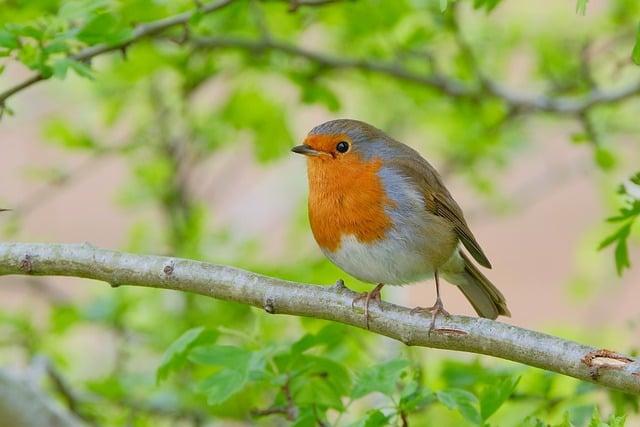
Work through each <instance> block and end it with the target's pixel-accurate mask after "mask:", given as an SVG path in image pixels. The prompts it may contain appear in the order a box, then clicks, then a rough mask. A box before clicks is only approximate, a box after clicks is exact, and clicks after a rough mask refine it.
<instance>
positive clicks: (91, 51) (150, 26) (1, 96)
mask: <svg viewBox="0 0 640 427" xmlns="http://www.w3.org/2000/svg"><path fill="white" fill-rule="evenodd" d="M233 1H234V0H218V1H214V2H211V3H207V4H205V5H202V6H201V7H199V8H197V9H194V10H190V11H187V12H184V13H180V14H178V15H174V16H169V17H167V18H162V19H158V20H157V21H152V22H147V23H144V24H140V25H138V26H137V27H135V28H134V29H133V32H132V33H131V36H130V37H129V38H127V39H125V40H123V41H121V42H120V43H115V44H98V45H95V46H90V47H88V48H86V49H83V50H81V51H80V52H78V53H76V54H75V55H72V56H71V59H74V60H76V61H80V62H86V61H90V60H91V59H93V58H94V57H96V56H99V55H102V54H104V53H108V52H114V51H125V50H126V49H127V48H128V47H129V46H130V45H132V44H134V43H136V42H138V41H140V40H141V39H144V38H147V37H151V36H154V35H157V34H159V33H162V32H163V31H165V30H167V29H169V28H171V27H175V26H178V25H186V24H187V23H188V22H189V20H190V19H191V18H192V17H193V16H194V15H195V14H196V13H203V14H207V13H211V12H214V11H216V10H219V9H222V8H223V7H225V6H228V5H229V4H231V3H232V2H233ZM46 79H47V77H45V76H44V75H42V74H41V73H36V74H34V75H32V76H31V77H29V78H27V79H25V80H24V81H23V82H21V83H19V84H17V85H15V86H13V87H11V88H9V89H7V90H5V91H3V92H0V112H1V111H2V108H3V107H4V105H5V103H6V101H7V99H9V98H10V97H11V96H13V95H15V94H16V93H18V92H20V91H22V90H24V89H26V88H28V87H30V86H32V85H34V84H36V83H38V82H41V81H43V80H46Z"/></svg>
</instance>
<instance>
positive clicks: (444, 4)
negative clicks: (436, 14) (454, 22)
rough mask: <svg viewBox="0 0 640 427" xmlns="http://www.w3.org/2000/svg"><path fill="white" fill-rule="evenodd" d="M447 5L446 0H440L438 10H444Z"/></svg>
mask: <svg viewBox="0 0 640 427" xmlns="http://www.w3.org/2000/svg"><path fill="white" fill-rule="evenodd" d="M447 6H448V1H447V0H440V12H444V11H445V10H447Z"/></svg>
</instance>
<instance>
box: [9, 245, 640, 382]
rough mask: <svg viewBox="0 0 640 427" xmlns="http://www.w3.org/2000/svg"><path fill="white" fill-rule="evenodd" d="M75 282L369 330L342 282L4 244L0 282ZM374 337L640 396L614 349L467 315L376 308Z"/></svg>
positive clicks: (634, 366)
mask: <svg viewBox="0 0 640 427" xmlns="http://www.w3.org/2000/svg"><path fill="white" fill-rule="evenodd" d="M9 274H21V275H39V276H43V275H52V276H73V277H84V278H90V279H95V280H101V281H105V282H108V283H110V284H111V285H112V286H114V287H115V286H120V285H130V286H144V287H152V288H161V289H173V290H178V291H184V292H193V293H197V294H201V295H206V296H210V297H213V298H218V299H222V300H227V301H235V302H239V303H243V304H249V305H252V306H255V307H259V308H262V309H264V310H265V311H266V312H268V313H272V314H273V313H278V314H290V315H296V316H306V317H315V318H320V319H326V320H333V321H336V322H341V323H345V324H348V325H352V326H356V327H360V328H364V327H365V321H364V316H363V314H362V312H361V311H358V310H354V309H353V308H352V307H351V301H352V300H353V298H354V297H355V296H356V293H354V292H352V291H350V290H349V289H347V288H346V287H345V286H344V285H343V284H342V283H341V282H338V284H336V285H335V286H333V287H321V286H313V285H307V284H300V283H294V282H288V281H284V280H279V279H274V278H270V277H265V276H261V275H258V274H255V273H251V272H248V271H244V270H240V269H236V268H233V267H227V266H219V265H213V264H207V263H204V262H198V261H191V260H187V259H179V258H167V257H160V256H150V255H134V254H127V253H122V252H115V251H110V250H104V249H97V248H95V247H93V246H91V245H89V244H84V245H67V244H37V243H34V244H27V243H2V244H0V275H9ZM372 315H373V316H372V319H371V322H370V329H371V331H372V332H375V333H378V334H381V335H385V336H387V337H390V338H393V339H396V340H399V341H402V342H403V343H405V344H407V345H416V346H422V347H433V348H441V349H449V350H458V351H465V352H471V353H478V354H486V355H489V356H495V357H500V358H503V359H507V360H512V361H515V362H519V363H523V364H526V365H529V366H534V367H538V368H542V369H546V370H549V371H554V372H558V373H561V374H564V375H569V376H572V377H575V378H579V379H582V380H585V381H591V382H595V383H598V384H601V385H604V386H607V387H611V388H614V389H618V390H622V391H625V392H627V393H634V394H640V362H638V361H634V360H632V359H631V358H629V357H626V356H622V355H619V354H616V353H613V352H610V351H607V350H598V349H596V348H593V347H589V346H585V345H581V344H578V343H575V342H572V341H567V340H564V339H561V338H557V337H553V336H550V335H546V334H542V333H540V332H534V331H530V330H527V329H522V328H518V327H515V326H511V325H508V324H505V323H501V322H496V321H492V320H487V319H478V318H471V317H465V316H451V317H448V318H444V317H439V318H438V319H437V320H436V325H435V329H434V330H433V331H432V333H431V334H428V332H427V331H428V329H429V322H430V319H428V318H426V317H423V316H420V315H412V314H411V313H410V311H409V310H408V309H406V308H404V307H399V306H397V305H393V304H389V303H383V304H382V307H381V308H378V307H376V306H374V307H372Z"/></svg>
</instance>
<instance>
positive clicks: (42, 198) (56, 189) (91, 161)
mask: <svg viewBox="0 0 640 427" xmlns="http://www.w3.org/2000/svg"><path fill="white" fill-rule="evenodd" d="M100 160H102V157H101V156H100V155H93V156H90V157H88V158H87V159H85V160H84V161H83V162H82V163H80V165H78V166H76V167H75V168H74V169H73V170H72V171H70V172H67V173H64V174H63V175H62V176H60V177H58V178H57V179H54V180H52V181H50V182H49V183H47V184H45V185H43V186H41V187H40V188H39V189H37V190H36V191H34V192H33V193H31V194H30V195H29V196H27V198H26V199H25V200H23V201H22V202H21V203H20V204H19V205H18V206H17V207H16V208H15V209H13V213H12V214H13V215H20V216H21V217H25V216H26V215H29V214H30V213H31V212H33V211H34V210H35V209H37V208H38V207H39V206H42V205H43V204H45V203H47V202H48V201H50V200H51V199H53V198H55V197H57V196H58V195H59V194H60V193H61V192H62V191H63V190H64V189H65V188H67V187H69V186H70V185H71V184H73V183H74V182H76V181H77V180H78V179H81V178H85V177H86V176H87V175H88V174H91V173H93V172H95V170H96V164H97V163H98V162H99V161H100Z"/></svg>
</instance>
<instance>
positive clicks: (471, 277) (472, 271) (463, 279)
mask: <svg viewBox="0 0 640 427" xmlns="http://www.w3.org/2000/svg"><path fill="white" fill-rule="evenodd" d="M459 253H460V256H461V258H462V261H463V262H464V271H460V272H459V273H457V274H455V275H452V274H448V276H450V277H452V278H455V279H454V280H453V283H454V284H455V285H457V286H458V287H459V288H460V290H461V291H462V293H463V294H464V296H465V297H467V299H468V300H469V302H470V303H471V305H472V306H473V308H474V309H475V310H476V312H477V313H478V315H479V316H480V317H486V318H487V319H495V318H496V317H498V316H499V315H502V316H511V312H509V309H508V308H507V301H506V300H505V298H504V295H502V292H500V291H499V290H498V288H496V287H495V286H494V285H493V283H491V282H490V281H489V279H487V278H486V277H485V275H484V274H482V273H481V272H480V270H478V268H477V267H476V266H475V265H474V264H473V262H472V261H471V260H470V259H469V258H468V257H467V256H466V255H465V254H464V253H463V252H462V251H460V252H459Z"/></svg>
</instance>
